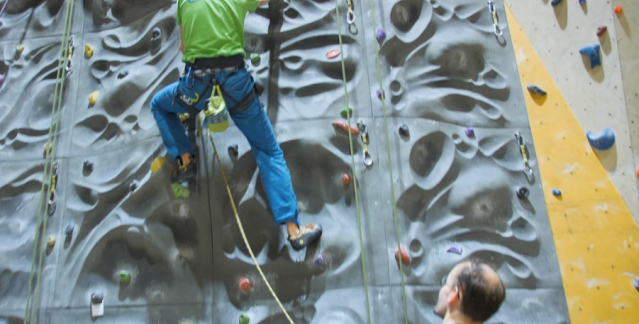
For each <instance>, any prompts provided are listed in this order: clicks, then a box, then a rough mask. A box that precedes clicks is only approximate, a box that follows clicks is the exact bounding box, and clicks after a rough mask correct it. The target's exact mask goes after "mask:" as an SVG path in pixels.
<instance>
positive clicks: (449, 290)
mask: <svg viewBox="0 0 639 324" xmlns="http://www.w3.org/2000/svg"><path fill="white" fill-rule="evenodd" d="M469 266H470V262H462V263H460V264H458V265H456V266H455V267H454V268H453V269H452V270H450V273H448V276H446V280H445V282H443V283H442V288H441V289H440V290H439V299H437V305H435V309H433V312H434V313H435V314H437V315H439V316H440V317H442V318H443V317H444V316H446V312H448V310H449V308H452V307H455V308H457V307H459V299H458V298H453V299H452V300H451V297H454V296H455V295H458V294H459V287H456V286H454V284H455V281H456V280H457V276H458V275H459V273H460V272H461V271H462V270H463V269H465V268H466V267H469Z"/></svg>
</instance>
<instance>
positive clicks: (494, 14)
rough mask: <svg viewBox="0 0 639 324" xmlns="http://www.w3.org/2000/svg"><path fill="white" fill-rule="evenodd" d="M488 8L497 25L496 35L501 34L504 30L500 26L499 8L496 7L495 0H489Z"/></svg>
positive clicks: (494, 24)
mask: <svg viewBox="0 0 639 324" xmlns="http://www.w3.org/2000/svg"><path fill="white" fill-rule="evenodd" d="M488 10H490V14H491V16H492V18H493V26H494V27H495V35H497V36H501V35H503V34H504V32H503V31H502V30H501V28H499V16H497V9H495V3H493V0H488Z"/></svg>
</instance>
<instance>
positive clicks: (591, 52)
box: [579, 44, 601, 69]
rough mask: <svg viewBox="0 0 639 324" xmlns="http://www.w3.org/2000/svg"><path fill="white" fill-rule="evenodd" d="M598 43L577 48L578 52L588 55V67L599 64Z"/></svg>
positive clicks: (592, 67)
mask: <svg viewBox="0 0 639 324" xmlns="http://www.w3.org/2000/svg"><path fill="white" fill-rule="evenodd" d="M600 48H601V46H599V44H594V45H589V46H586V47H584V48H582V49H580V50H579V53H581V54H583V55H586V56H588V58H589V59H590V68H591V69H594V68H595V66H598V65H601V56H600V55H599V49H600Z"/></svg>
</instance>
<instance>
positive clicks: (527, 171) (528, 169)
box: [515, 132, 533, 175]
mask: <svg viewBox="0 0 639 324" xmlns="http://www.w3.org/2000/svg"><path fill="white" fill-rule="evenodd" d="M515 138H516V139H517V144H518V145H519V151H520V152H521V158H522V160H523V162H524V173H525V174H526V175H532V174H533V170H532V168H531V167H530V165H529V164H528V150H527V149H526V140H525V139H524V136H523V135H521V133H519V132H515Z"/></svg>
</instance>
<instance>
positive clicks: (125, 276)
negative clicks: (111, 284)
mask: <svg viewBox="0 0 639 324" xmlns="http://www.w3.org/2000/svg"><path fill="white" fill-rule="evenodd" d="M129 282H131V274H129V272H128V271H126V270H122V271H120V283H122V284H125V285H126V284H128V283H129Z"/></svg>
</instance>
